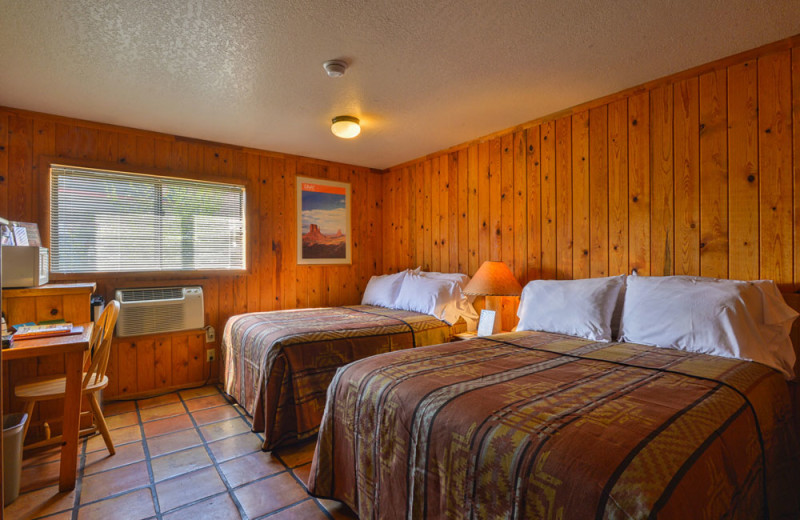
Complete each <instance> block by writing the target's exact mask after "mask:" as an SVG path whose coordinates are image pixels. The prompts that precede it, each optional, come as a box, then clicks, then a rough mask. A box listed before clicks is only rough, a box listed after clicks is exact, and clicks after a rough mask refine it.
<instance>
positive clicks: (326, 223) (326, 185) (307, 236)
mask: <svg viewBox="0 0 800 520" xmlns="http://www.w3.org/2000/svg"><path fill="white" fill-rule="evenodd" d="M352 241H353V240H352V236H351V233H350V184H349V183H346V182H336V181H328V180H323V179H311V178H308V177H297V263H298V264H301V265H302V264H349V263H350V262H351V259H350V251H351V244H352Z"/></svg>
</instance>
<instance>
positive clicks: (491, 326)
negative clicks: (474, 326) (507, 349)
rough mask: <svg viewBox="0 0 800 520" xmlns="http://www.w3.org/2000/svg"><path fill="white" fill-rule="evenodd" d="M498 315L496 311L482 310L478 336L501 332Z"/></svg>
mask: <svg viewBox="0 0 800 520" xmlns="http://www.w3.org/2000/svg"><path fill="white" fill-rule="evenodd" d="M498 317H499V316H497V312H496V311H487V310H486V309H484V310H482V311H481V317H480V320H478V336H491V335H492V334H497V333H498V332H500V320H499V319H497V318H498Z"/></svg>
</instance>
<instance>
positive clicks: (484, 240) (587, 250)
mask: <svg viewBox="0 0 800 520" xmlns="http://www.w3.org/2000/svg"><path fill="white" fill-rule="evenodd" d="M383 193H384V208H385V214H384V220H383V224H384V229H383V234H384V242H383V243H384V255H383V268H384V269H383V270H384V271H396V270H398V269H403V268H406V267H415V266H417V265H421V266H423V267H424V268H425V269H430V270H434V271H436V270H440V271H459V272H464V273H467V274H470V275H471V274H474V273H475V271H476V270H477V269H478V267H479V266H480V264H481V263H482V262H483V261H484V260H503V261H505V262H506V263H507V264H508V265H509V267H511V269H512V270H513V272H514V274H515V275H516V277H517V278H518V279H519V280H520V281H521V282H522V283H525V282H526V281H528V280H532V279H537V278H549V279H571V278H586V277H600V276H609V275H617V274H622V273H630V272H631V271H632V270H633V269H636V270H638V272H639V273H640V274H643V275H671V274H689V275H703V276H712V277H721V278H734V279H745V280H747V279H758V278H768V279H773V280H775V281H777V282H778V283H779V284H780V285H781V286H782V289H783V290H794V289H797V288H798V287H800V251H798V247H800V236H798V232H800V39H798V37H795V38H793V39H790V40H786V41H783V42H778V43H776V44H773V45H770V46H767V47H764V48H761V49H757V50H754V51H750V52H748V53H745V54H742V55H739V56H736V57H732V58H728V59H725V60H721V61H719V62H716V63H712V64H708V65H705V66H703V67H700V68H698V69H695V70H693V71H687V72H685V73H682V74H679V75H676V76H673V77H671V78H667V79H665V80H661V81H655V82H653V83H651V84H648V85H645V86H643V87H639V88H636V89H632V90H630V91H627V92H624V93H620V94H617V95H614V96H610V97H608V98H605V99H601V100H597V101H593V102H590V103H587V104H585V105H583V106H581V107H577V108H575V109H572V110H569V111H567V112H565V113H564V114H562V115H560V116H556V117H551V118H546V119H543V120H538V121H532V122H530V123H527V124H525V125H521V126H520V127H518V128H515V129H512V130H509V131H506V132H502V133H500V134H497V135H493V136H489V137H486V138H483V139H478V140H476V141H473V142H470V143H467V144H464V145H462V146H458V147H455V148H453V149H449V150H445V151H442V152H439V153H435V154H432V155H430V156H428V157H425V158H422V159H419V160H416V161H412V162H410V163H407V164H403V165H400V166H397V167H395V168H391V169H390V170H389V171H388V173H387V174H386V175H385V176H384V185H383Z"/></svg>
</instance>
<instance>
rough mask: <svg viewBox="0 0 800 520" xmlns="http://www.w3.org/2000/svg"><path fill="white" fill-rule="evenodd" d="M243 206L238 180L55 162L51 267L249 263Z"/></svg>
mask: <svg viewBox="0 0 800 520" xmlns="http://www.w3.org/2000/svg"><path fill="white" fill-rule="evenodd" d="M244 204H245V189H244V186H238V185H235V184H221V183H215V182H201V181H194V180H185V179H176V178H172V177H159V176H154V175H141V174H130V173H120V172H112V171H100V170H90V169H83V168H72V167H63V166H57V165H53V166H52V167H51V168H50V270H51V271H52V272H54V273H98V272H130V271H134V272H136V271H188V270H195V269H244V268H245V245H244V244H245V241H244V234H245V220H244Z"/></svg>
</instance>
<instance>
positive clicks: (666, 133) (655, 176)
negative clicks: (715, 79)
mask: <svg viewBox="0 0 800 520" xmlns="http://www.w3.org/2000/svg"><path fill="white" fill-rule="evenodd" d="M672 96H673V93H672V85H665V86H663V87H659V88H655V89H653V90H652V91H651V92H650V172H651V175H652V181H653V182H652V194H653V196H652V205H651V206H650V211H651V215H650V218H651V224H650V252H651V257H650V258H651V262H652V269H651V273H652V274H653V275H660V276H669V275H671V274H672V272H673V269H674V267H673V264H674V261H675V260H674V259H675V246H674V244H675V231H674V226H673V224H674V219H675V206H674V190H673V186H674V182H675V178H674V176H673V163H672V120H673V110H672V106H673V97H672Z"/></svg>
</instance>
